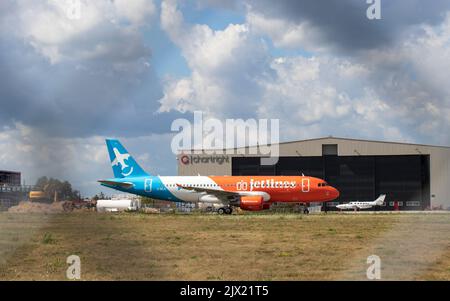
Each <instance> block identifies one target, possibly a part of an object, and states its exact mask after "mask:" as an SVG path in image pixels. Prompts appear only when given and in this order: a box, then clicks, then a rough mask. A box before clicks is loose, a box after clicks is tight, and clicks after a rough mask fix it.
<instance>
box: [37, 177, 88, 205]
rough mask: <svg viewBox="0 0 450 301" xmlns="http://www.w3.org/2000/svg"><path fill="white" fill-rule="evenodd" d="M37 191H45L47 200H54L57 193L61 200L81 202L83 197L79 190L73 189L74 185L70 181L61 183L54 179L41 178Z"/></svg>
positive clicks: (38, 181)
mask: <svg viewBox="0 0 450 301" xmlns="http://www.w3.org/2000/svg"><path fill="white" fill-rule="evenodd" d="M35 189H36V190H41V191H43V192H44V193H45V194H46V195H47V198H49V199H52V198H53V197H54V195H55V193H57V197H58V199H59V200H80V199H81V195H80V192H79V191H77V190H73V189H72V185H71V184H70V183H69V182H68V181H64V182H62V181H60V180H58V179H54V178H47V177H40V178H39V179H38V180H37V181H36V185H35Z"/></svg>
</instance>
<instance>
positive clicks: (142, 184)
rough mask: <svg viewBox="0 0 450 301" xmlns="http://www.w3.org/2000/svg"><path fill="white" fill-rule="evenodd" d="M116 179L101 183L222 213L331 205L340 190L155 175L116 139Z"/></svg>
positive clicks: (270, 179)
mask: <svg viewBox="0 0 450 301" xmlns="http://www.w3.org/2000/svg"><path fill="white" fill-rule="evenodd" d="M106 146H107V149H108V153H109V157H110V160H111V166H112V169H113V173H114V178H110V179H105V180H98V182H99V183H100V184H101V185H102V186H105V187H108V188H112V189H116V190H119V191H122V192H127V193H131V194H136V195H140V196H144V197H149V198H154V199H159V200H167V201H173V202H203V203H205V202H207V203H212V204H220V206H219V208H218V209H217V212H218V213H219V214H231V213H232V212H233V207H240V208H241V209H243V210H249V211H259V210H264V209H269V208H270V206H271V204H272V203H275V202H294V203H302V204H305V209H304V213H309V211H308V207H307V204H308V203H311V202H328V201H332V200H334V199H336V198H337V197H339V191H338V190H337V189H336V188H334V187H332V186H330V185H328V183H327V182H325V181H324V180H322V179H319V178H315V177H308V176H304V175H302V176H256V175H255V176H200V175H198V176H154V175H151V174H149V173H147V172H145V171H144V170H143V169H142V168H141V167H140V166H139V165H138V163H137V162H136V161H135V160H134V158H133V156H131V155H130V154H129V153H128V151H127V150H126V149H125V148H124V147H123V145H122V144H121V143H120V142H119V141H118V140H116V139H106Z"/></svg>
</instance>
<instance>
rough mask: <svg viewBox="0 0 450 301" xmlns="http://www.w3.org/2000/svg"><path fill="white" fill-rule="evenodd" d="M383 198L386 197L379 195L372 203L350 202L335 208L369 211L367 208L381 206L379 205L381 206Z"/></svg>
mask: <svg viewBox="0 0 450 301" xmlns="http://www.w3.org/2000/svg"><path fill="white" fill-rule="evenodd" d="M385 197H386V195H385V194H381V195H380V196H379V197H378V198H377V199H376V200H375V201H372V202H350V203H347V204H340V205H337V206H336V208H338V209H341V210H346V209H354V210H358V209H369V208H372V207H373V206H381V205H383V203H384V199H385Z"/></svg>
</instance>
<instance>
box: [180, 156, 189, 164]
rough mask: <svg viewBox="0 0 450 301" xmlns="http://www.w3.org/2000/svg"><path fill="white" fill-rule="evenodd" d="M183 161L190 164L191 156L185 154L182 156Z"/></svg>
mask: <svg viewBox="0 0 450 301" xmlns="http://www.w3.org/2000/svg"><path fill="white" fill-rule="evenodd" d="M180 161H181V163H183V164H184V165H188V164H189V156H187V155H183V156H181V158H180Z"/></svg>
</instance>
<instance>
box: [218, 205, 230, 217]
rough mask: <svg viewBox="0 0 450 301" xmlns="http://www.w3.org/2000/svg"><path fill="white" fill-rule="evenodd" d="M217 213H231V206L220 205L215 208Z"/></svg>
mask: <svg viewBox="0 0 450 301" xmlns="http://www.w3.org/2000/svg"><path fill="white" fill-rule="evenodd" d="M217 213H218V214H220V215H222V214H231V213H233V208H232V207H231V206H230V207H221V208H219V209H217Z"/></svg>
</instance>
